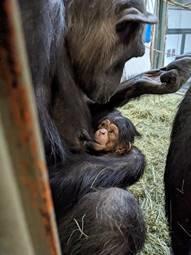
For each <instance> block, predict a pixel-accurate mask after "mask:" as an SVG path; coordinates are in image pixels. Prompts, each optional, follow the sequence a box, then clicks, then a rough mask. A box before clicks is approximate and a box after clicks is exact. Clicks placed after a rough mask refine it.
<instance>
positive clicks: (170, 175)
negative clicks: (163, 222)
mask: <svg viewBox="0 0 191 255" xmlns="http://www.w3.org/2000/svg"><path fill="white" fill-rule="evenodd" d="M165 192H166V194H165V195H166V214H167V217H168V221H169V225H170V234H171V241H172V249H173V252H174V254H175V255H189V254H191V87H190V89H189V90H188V92H187V94H186V95H185V97H184V99H183V101H182V103H181V104H180V107H179V110H178V113H177V115H176V118H175V120H174V125H173V130H172V134H171V144H170V148H169V152H168V156H167V162H166V172H165Z"/></svg>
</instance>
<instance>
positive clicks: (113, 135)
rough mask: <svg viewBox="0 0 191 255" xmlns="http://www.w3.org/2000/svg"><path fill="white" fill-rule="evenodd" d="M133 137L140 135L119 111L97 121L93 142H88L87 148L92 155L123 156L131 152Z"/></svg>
mask: <svg viewBox="0 0 191 255" xmlns="http://www.w3.org/2000/svg"><path fill="white" fill-rule="evenodd" d="M135 136H140V134H139V133H138V131H137V130H136V128H135V126H134V125H133V123H132V122H131V121H130V120H129V119H128V118H126V117H124V116H123V115H122V114H121V113H120V112H119V111H114V112H112V113H109V114H108V115H106V116H105V117H104V118H101V119H100V120H99V121H98V125H97V128H96V131H95V137H94V141H90V142H88V146H87V147H88V148H89V152H91V153H93V154H94V153H96V154H102V153H106V152H107V153H109V152H110V153H116V154H117V155H123V154H125V153H128V152H129V151H130V150H131V148H132V145H131V144H132V143H133V142H134V138H135ZM86 145H87V144H86Z"/></svg>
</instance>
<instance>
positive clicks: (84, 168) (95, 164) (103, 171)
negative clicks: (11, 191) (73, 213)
mask: <svg viewBox="0 0 191 255" xmlns="http://www.w3.org/2000/svg"><path fill="white" fill-rule="evenodd" d="M144 166H145V160H144V156H143V154H142V153H141V152H140V151H139V150H138V149H137V148H133V149H132V150H131V152H130V153H128V154H127V155H124V156H120V157H119V156H114V155H111V156H110V155H104V156H101V157H98V156H92V155H88V154H85V155H79V158H75V156H73V157H70V159H68V161H66V162H65V164H64V165H60V166H57V169H52V171H50V183H51V188H52V193H53V198H54V201H55V208H56V212H57V217H59V214H60V213H61V215H62V214H63V212H65V211H66V210H68V209H70V208H71V207H72V206H73V205H74V204H76V202H77V201H78V200H79V199H81V198H82V197H83V196H84V195H85V194H87V193H89V192H94V191H95V190H97V189H99V188H110V187H118V188H126V187H127V186H129V185H131V184H133V183H135V182H136V181H137V180H138V179H139V178H140V176H141V175H142V174H143V171H144Z"/></svg>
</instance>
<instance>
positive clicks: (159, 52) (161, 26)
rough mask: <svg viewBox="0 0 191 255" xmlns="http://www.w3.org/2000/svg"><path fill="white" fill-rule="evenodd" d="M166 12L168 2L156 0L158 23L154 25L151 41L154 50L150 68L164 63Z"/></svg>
mask: <svg viewBox="0 0 191 255" xmlns="http://www.w3.org/2000/svg"><path fill="white" fill-rule="evenodd" d="M167 12H168V2H167V1H164V0H157V1H156V15H157V17H158V19H159V23H158V24H157V26H155V38H154V42H153V48H154V49H155V50H156V51H154V54H153V58H152V68H159V67H161V66H163V64H164V54H165V36H166V32H167Z"/></svg>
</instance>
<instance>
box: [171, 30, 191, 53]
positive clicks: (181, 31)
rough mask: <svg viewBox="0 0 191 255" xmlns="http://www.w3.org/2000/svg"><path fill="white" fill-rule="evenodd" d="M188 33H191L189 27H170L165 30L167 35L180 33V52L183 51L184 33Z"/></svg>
mask: <svg viewBox="0 0 191 255" xmlns="http://www.w3.org/2000/svg"><path fill="white" fill-rule="evenodd" d="M189 34H191V29H182V28H177V29H176V28H171V29H168V31H167V35H182V40H181V50H180V54H183V53H184V49H185V42H186V35H189Z"/></svg>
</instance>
